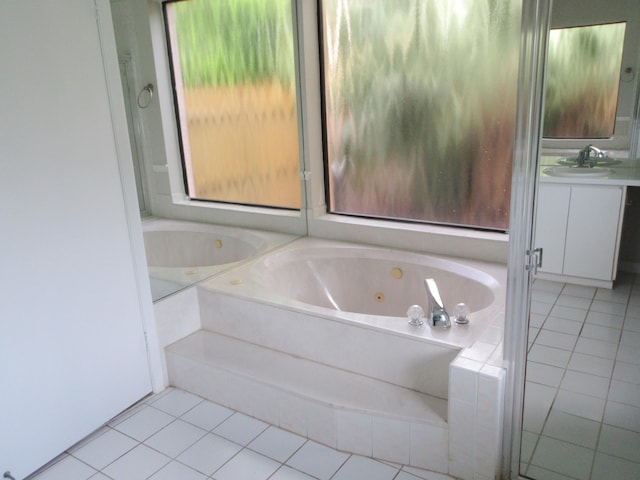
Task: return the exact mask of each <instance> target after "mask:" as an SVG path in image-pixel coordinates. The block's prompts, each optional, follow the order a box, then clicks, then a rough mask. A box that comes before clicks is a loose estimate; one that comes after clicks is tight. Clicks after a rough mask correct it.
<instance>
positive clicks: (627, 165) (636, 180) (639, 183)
mask: <svg viewBox="0 0 640 480" xmlns="http://www.w3.org/2000/svg"><path fill="white" fill-rule="evenodd" d="M561 158H563V157H562V156H541V157H540V167H539V168H540V171H539V174H540V175H539V178H540V181H541V182H545V183H570V184H581V185H627V186H632V187H640V158H616V160H619V161H620V162H621V163H619V164H616V165H607V166H606V168H609V169H610V170H611V173H610V174H609V175H607V176H605V177H589V178H581V177H556V176H552V175H548V174H546V173H544V169H545V168H547V167H551V166H554V167H557V166H559V165H560V164H559V163H558V160H560V159H561Z"/></svg>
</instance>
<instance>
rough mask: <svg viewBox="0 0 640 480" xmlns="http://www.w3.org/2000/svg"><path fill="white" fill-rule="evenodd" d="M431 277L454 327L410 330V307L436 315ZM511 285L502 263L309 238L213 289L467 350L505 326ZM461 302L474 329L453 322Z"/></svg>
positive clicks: (250, 265)
mask: <svg viewBox="0 0 640 480" xmlns="http://www.w3.org/2000/svg"><path fill="white" fill-rule="evenodd" d="M425 278H434V279H435V281H436V284H437V285H438V289H439V291H440V295H441V297H442V300H443V302H444V304H445V306H446V307H447V309H448V311H449V313H450V314H451V316H452V324H453V326H452V328H450V329H446V330H441V329H436V328H430V327H429V326H428V325H426V324H425V325H424V326H422V327H414V326H411V325H409V324H408V321H407V310H408V308H409V307H410V306H411V305H420V306H421V307H422V308H423V310H424V311H425V314H426V316H428V314H429V310H428V308H429V305H428V301H427V294H426V291H425V289H424V279H425ZM505 284H506V269H505V267H504V266H503V265H498V264H492V263H484V262H478V261H471V260H461V259H451V258H443V257H435V256H431V255H425V254H418V253H412V252H405V251H398V250H391V249H385V248H378V247H370V246H364V245H357V244H349V243H343V242H334V241H328V240H322V239H314V238H309V237H306V238H301V239H298V240H295V241H294V242H292V243H291V244H290V245H287V246H285V247H283V248H280V249H278V250H276V251H273V252H271V253H270V254H268V255H265V256H260V257H259V258H257V259H254V260H253V261H251V262H249V263H247V264H246V265H244V266H243V267H242V268H240V269H234V270H233V271H231V272H228V273H227V274H225V275H224V276H222V277H220V278H218V279H217V280H214V281H212V282H210V283H207V284H206V285H207V286H208V287H210V288H213V289H216V290H221V291H224V292H227V293H230V294H233V295H236V296H242V297H245V298H251V299H254V300H256V301H261V302H265V303H268V304H270V305H274V306H277V307H281V308H284V309H288V310H295V311H298V312H301V313H306V314H310V315H314V316H321V317H325V318H327V319H331V320H334V321H340V322H344V323H347V324H354V325H358V326H360V327H362V328H368V329H376V330H381V331H385V332H388V333H392V334H395V335H408V336H411V337H415V338H420V339H421V340H429V341H434V342H439V343H443V344H447V345H451V346H454V347H458V348H464V347H468V346H470V345H471V344H473V342H474V341H475V340H477V339H478V337H479V336H480V335H481V334H482V333H483V332H484V330H485V329H486V328H487V327H488V326H496V327H497V328H501V326H502V319H503V316H504V302H505ZM458 303H465V304H467V306H468V307H469V308H470V310H471V315H470V322H469V324H467V325H457V324H455V323H454V322H453V311H454V307H455V305H456V304H458Z"/></svg>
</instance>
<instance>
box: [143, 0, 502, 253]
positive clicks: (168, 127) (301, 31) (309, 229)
mask: <svg viewBox="0 0 640 480" xmlns="http://www.w3.org/2000/svg"><path fill="white" fill-rule="evenodd" d="M294 11H295V12H296V13H295V15H294V16H295V18H296V20H297V22H296V30H297V34H298V38H297V41H296V45H297V50H296V55H297V68H298V76H299V77H298V78H299V81H298V86H297V89H298V92H297V94H298V98H299V100H298V102H299V112H298V113H299V122H300V124H301V135H300V149H301V150H300V151H301V159H302V160H301V181H302V182H303V184H302V192H303V198H302V208H301V209H300V211H288V210H280V209H273V208H268V207H254V206H244V205H233V204H226V203H217V202H208V201H207V202H205V201H198V200H193V199H190V198H189V197H188V196H187V194H186V193H185V188H184V184H185V183H184V176H183V175H184V174H183V170H182V164H181V158H180V148H179V143H178V133H177V131H178V130H177V129H178V125H177V119H176V115H175V112H174V105H173V95H172V91H171V73H170V68H169V56H168V48H167V45H166V38H165V35H164V20H163V16H162V7H161V1H159V0H158V1H156V2H154V3H153V4H152V5H151V7H150V21H151V30H152V37H153V38H152V41H153V49H154V60H155V64H156V75H157V77H158V78H157V82H158V92H159V97H160V98H159V101H160V109H161V116H162V124H163V133H164V137H165V149H166V155H167V170H168V175H169V188H170V198H171V200H170V202H168V201H165V202H164V203H163V204H162V207H161V215H162V216H166V217H170V218H185V219H190V220H196V221H203V222H209V223H220V224H225V225H233V226H239V227H250V228H262V229H266V230H275V231H280V232H284V233H291V234H296V235H310V236H314V237H322V238H328V239H335V240H345V241H354V242H361V243H369V244H375V245H380V246H387V247H392V248H400V249H407V250H413V251H419V252H429V253H435V254H440V255H449V256H457V257H460V256H464V257H466V258H474V259H481V260H487V261H493V262H501V263H506V261H507V256H508V242H509V236H508V234H507V233H503V232H491V231H483V230H475V229H470V228H460V227H453V226H451V227H450V226H443V225H429V224H418V223H410V222H402V221H389V220H383V219H370V218H360V217H352V216H347V215H336V214H332V213H329V212H328V209H327V205H326V201H325V198H326V196H325V180H324V156H323V141H322V107H321V81H320V50H319V47H320V46H319V36H318V33H319V32H318V4H317V1H316V0H294ZM162 92H165V93H166V94H163V93H162ZM154 214H156V212H155V211H154Z"/></svg>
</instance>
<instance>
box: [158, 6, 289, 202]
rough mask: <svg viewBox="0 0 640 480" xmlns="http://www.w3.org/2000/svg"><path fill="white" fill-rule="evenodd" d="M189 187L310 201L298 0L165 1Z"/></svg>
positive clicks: (223, 195) (200, 193) (202, 193)
mask: <svg viewBox="0 0 640 480" xmlns="http://www.w3.org/2000/svg"><path fill="white" fill-rule="evenodd" d="M164 14H165V22H166V26H167V37H168V41H169V46H170V56H171V67H172V75H173V81H174V83H175V87H174V90H175V92H174V93H175V103H176V110H177V116H178V119H179V130H180V141H181V149H182V157H183V165H184V170H185V182H186V184H187V191H188V195H189V196H190V197H191V198H196V199H201V200H215V201H222V202H232V203H241V204H251V205H266V206H273V207H283V208H291V209H299V208H300V205H301V188H300V174H299V172H300V161H299V150H298V119H297V106H296V85H295V78H296V75H295V61H294V35H293V20H292V18H293V17H292V9H291V1H290V0H187V1H176V2H169V3H165V4H164Z"/></svg>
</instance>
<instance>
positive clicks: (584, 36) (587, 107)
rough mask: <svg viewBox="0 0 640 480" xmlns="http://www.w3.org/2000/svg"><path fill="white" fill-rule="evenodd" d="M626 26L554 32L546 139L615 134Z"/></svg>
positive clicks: (588, 27) (550, 41)
mask: <svg viewBox="0 0 640 480" xmlns="http://www.w3.org/2000/svg"><path fill="white" fill-rule="evenodd" d="M625 27H626V23H624V22H623V23H612V24H606V25H590V26H586V27H572V28H559V29H553V30H551V32H550V35H549V50H548V57H547V71H546V74H545V75H546V80H545V82H546V85H545V104H544V127H543V136H544V137H547V138H609V137H611V136H613V133H614V127H615V122H616V108H617V105H618V86H619V84H620V66H621V64H622V47H623V44H624V31H625Z"/></svg>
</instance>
